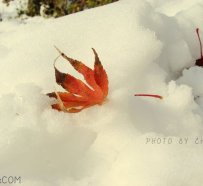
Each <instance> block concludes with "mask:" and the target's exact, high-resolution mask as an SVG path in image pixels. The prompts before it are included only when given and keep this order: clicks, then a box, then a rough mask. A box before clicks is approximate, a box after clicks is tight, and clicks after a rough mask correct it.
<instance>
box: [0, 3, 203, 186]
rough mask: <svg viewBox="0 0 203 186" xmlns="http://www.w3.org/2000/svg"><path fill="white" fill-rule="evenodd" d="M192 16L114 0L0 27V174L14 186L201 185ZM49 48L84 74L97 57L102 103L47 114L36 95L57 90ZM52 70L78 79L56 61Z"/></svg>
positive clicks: (201, 118)
mask: <svg viewBox="0 0 203 186" xmlns="http://www.w3.org/2000/svg"><path fill="white" fill-rule="evenodd" d="M14 2H15V1H14ZM14 2H13V3H14ZM2 6H3V5H1V7H2ZM5 10H6V9H5ZM14 11H15V10H10V12H11V13H12V12H14ZM2 16H5V17H6V16H7V12H6V13H5V14H4V12H2ZM202 19H203V3H202V1H201V0H193V1H190V0H184V1H183V0H180V1H178V2H177V1H175V0H165V1H161V0H144V1H143V0H136V1H135V0H120V1H118V2H116V3H112V4H109V5H106V6H102V7H99V8H95V9H91V10H86V11H84V12H80V13H77V14H72V15H68V16H65V17H62V18H58V19H49V20H44V19H41V18H38V17H37V18H30V19H27V20H24V21H19V20H18V21H15V20H14V19H12V20H7V19H5V20H4V21H3V22H1V23H0V24H1V26H0V57H1V62H0V69H1V81H0V87H1V89H0V173H1V175H16V176H21V177H22V184H21V185H23V186H27V185H29V186H36V185H37V186H56V185H57V186H65V185H66V186H67V185H68V186H133V185H137V186H169V185H170V186H171V185H173V186H181V185H184V186H199V185H201V184H202V182H203V177H202V174H201V173H202V172H203V158H202V157H203V149H202V145H203V144H201V143H200V141H201V137H202V136H203V111H202V109H203V88H202V86H201V84H202V81H203V69H202V68H201V67H197V66H194V64H195V60H196V59H198V58H199V57H200V56H199V55H200V54H199V53H200V52H199V43H198V39H197V36H196V35H195V29H196V28H197V27H198V28H200V34H201V35H202V38H203V24H202ZM54 45H56V46H57V47H58V48H60V49H61V50H62V51H63V52H64V53H66V54H67V55H68V56H70V57H72V58H75V59H79V60H81V61H84V62H85V64H87V65H88V66H90V67H93V61H94V56H93V53H92V51H91V48H92V47H94V48H95V49H96V50H97V52H98V54H99V57H100V59H101V61H102V64H103V66H104V68H105V69H106V71H107V73H108V76H109V83H110V85H109V87H110V90H109V95H108V100H107V101H106V102H105V103H104V104H103V105H102V106H94V107H91V108H88V109H86V110H83V111H82V112H80V113H77V114H67V113H63V112H58V111H56V110H53V109H52V108H51V104H52V103H53V102H54V100H53V99H50V98H48V97H47V96H46V93H48V92H52V91H55V90H60V87H59V86H57V85H56V83H55V76H54V68H53V61H54V59H55V58H56V57H57V56H58V53H57V51H56V50H55V48H54V47H53V46H54ZM57 67H58V68H59V69H60V70H61V71H63V72H69V73H71V74H72V75H74V76H76V77H78V78H81V79H82V77H81V76H80V75H78V73H76V72H75V71H74V69H73V68H72V67H71V66H70V65H69V64H68V63H67V62H66V61H64V60H63V59H62V58H60V59H59V60H58V62H57ZM135 93H154V94H160V95H162V96H163V97H164V98H163V100H159V99H153V98H146V97H134V96H133V95H134V94H135ZM180 138H184V139H185V138H188V143H187V144H180V143H176V142H177V141H180ZM196 138H198V140H199V141H197V140H195V139H196ZM147 139H148V140H152V139H154V143H155V144H154V143H153V144H152V142H151V141H150V142H147V141H146V140H147ZM164 139H173V143H172V144H165V143H164V142H163V141H164ZM202 139H203V138H202ZM157 140H162V143H161V144H158V141H157ZM194 141H196V142H199V143H198V144H197V143H194ZM183 143H184V142H183Z"/></svg>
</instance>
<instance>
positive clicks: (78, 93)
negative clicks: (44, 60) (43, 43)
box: [48, 48, 108, 113]
mask: <svg viewBox="0 0 203 186" xmlns="http://www.w3.org/2000/svg"><path fill="white" fill-rule="evenodd" d="M56 49H57V50H58V51H59V53H60V55H61V56H62V57H63V58H64V59H66V60H67V61H68V62H69V63H70V64H71V65H72V66H73V67H74V69H75V70H76V71H78V72H79V73H80V74H82V75H83V77H84V79H85V81H86V83H87V84H88V85H87V84H85V83H84V82H82V81H81V80H79V79H77V78H75V77H73V76H71V75H70V74H68V73H67V74H65V73H62V72H60V71H59V70H58V69H57V68H56V67H55V65H54V68H55V77H56V82H57V84H59V85H61V86H62V87H63V88H64V89H65V90H66V91H67V92H52V93H49V94H48V96H49V97H54V98H56V99H57V101H58V103H56V104H53V105H52V108H54V109H57V110H59V111H64V112H69V113H76V112H80V111H81V110H83V109H85V108H88V107H90V106H93V105H97V104H98V105H101V104H102V103H103V102H104V101H105V99H106V97H107V95H108V76H107V74H106V71H105V70H104V68H103V66H102V64H101V61H100V59H99V57H98V54H97V52H96V51H95V49H93V48H92V50H93V53H94V55H95V63H94V70H92V69H90V68H89V67H87V66H86V65H84V64H83V63H82V62H80V61H78V60H75V59H72V58H70V57H68V56H66V55H65V54H64V53H62V52H61V51H60V50H59V49H58V48H56Z"/></svg>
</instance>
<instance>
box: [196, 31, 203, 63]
mask: <svg viewBox="0 0 203 186" xmlns="http://www.w3.org/2000/svg"><path fill="white" fill-rule="evenodd" d="M196 33H197V37H198V40H199V45H200V58H199V59H197V60H196V63H195V65H197V66H200V67H202V66H203V54H202V42H201V39H200V36H199V28H196Z"/></svg>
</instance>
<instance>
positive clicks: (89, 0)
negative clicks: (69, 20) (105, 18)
mask: <svg viewBox="0 0 203 186" xmlns="http://www.w3.org/2000/svg"><path fill="white" fill-rule="evenodd" d="M11 1H14V0H3V2H4V3H5V4H6V5H7V6H9V3H10V2H11ZM115 1H118V0H28V1H27V3H26V6H24V7H23V6H22V8H18V14H19V16H21V15H27V16H32V17H33V16H39V15H40V16H43V17H61V16H64V15H68V14H72V13H75V12H79V11H82V10H85V9H89V8H94V7H97V6H102V5H105V4H108V3H113V2H115Z"/></svg>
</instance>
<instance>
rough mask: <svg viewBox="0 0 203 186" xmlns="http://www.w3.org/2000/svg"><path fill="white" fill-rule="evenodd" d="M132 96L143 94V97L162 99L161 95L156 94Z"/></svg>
mask: <svg viewBox="0 0 203 186" xmlns="http://www.w3.org/2000/svg"><path fill="white" fill-rule="evenodd" d="M134 96H145V97H153V98H159V99H163V97H162V96H160V95H156V94H135V95H134Z"/></svg>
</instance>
